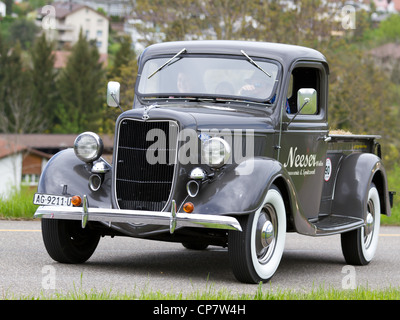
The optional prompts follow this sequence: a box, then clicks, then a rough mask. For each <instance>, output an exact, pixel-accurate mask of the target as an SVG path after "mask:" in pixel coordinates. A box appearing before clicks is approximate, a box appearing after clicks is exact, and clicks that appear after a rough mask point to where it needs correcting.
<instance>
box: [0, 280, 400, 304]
mask: <svg viewBox="0 0 400 320" xmlns="http://www.w3.org/2000/svg"><path fill="white" fill-rule="evenodd" d="M3 299H4V300H249V301H250V300H400V288H386V289H381V290H372V289H369V288H363V287H358V288H356V289H354V290H342V289H335V288H324V287H323V286H320V287H318V288H313V289H311V290H309V291H304V290H302V291H296V290H280V289H273V288H271V287H270V288H268V287H267V288H265V286H264V287H263V285H262V283H260V285H259V286H258V287H257V288H255V290H254V293H248V294H243V293H241V294H239V293H232V292H230V291H228V290H227V289H219V290H215V289H214V287H213V286H212V285H211V286H208V287H207V288H206V290H204V291H194V292H192V293H188V294H183V293H172V292H171V293H162V292H160V291H152V290H147V289H145V290H140V291H139V292H135V291H134V292H124V293H118V292H116V293H115V292H112V290H111V289H110V290H103V291H97V290H95V289H91V290H90V291H88V292H87V291H84V290H82V289H81V288H75V289H74V290H72V291H70V292H67V293H51V294H46V293H44V292H42V293H41V294H39V295H37V296H32V295H28V296H14V295H6V296H5V297H3Z"/></svg>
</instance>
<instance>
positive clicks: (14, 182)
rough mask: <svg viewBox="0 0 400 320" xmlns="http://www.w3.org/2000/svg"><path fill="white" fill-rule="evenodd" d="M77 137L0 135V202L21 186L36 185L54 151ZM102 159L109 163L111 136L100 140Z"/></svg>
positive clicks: (69, 135)
mask: <svg viewBox="0 0 400 320" xmlns="http://www.w3.org/2000/svg"><path fill="white" fill-rule="evenodd" d="M76 136H77V135H76V134H0V177H1V182H0V199H1V198H6V197H8V196H9V195H10V194H11V193H12V192H13V191H14V190H17V191H18V190H20V188H21V186H28V187H35V186H37V184H38V182H39V178H40V174H41V173H42V171H43V169H44V167H45V165H46V163H47V162H48V160H49V159H50V158H51V157H52V156H53V155H54V154H56V153H57V152H59V151H61V150H63V149H66V148H72V147H73V145H74V141H75V138H76ZM101 138H102V140H103V143H104V152H103V158H104V159H106V160H107V161H108V162H111V161H112V151H113V143H114V140H113V137H112V136H107V135H104V136H102V137H101Z"/></svg>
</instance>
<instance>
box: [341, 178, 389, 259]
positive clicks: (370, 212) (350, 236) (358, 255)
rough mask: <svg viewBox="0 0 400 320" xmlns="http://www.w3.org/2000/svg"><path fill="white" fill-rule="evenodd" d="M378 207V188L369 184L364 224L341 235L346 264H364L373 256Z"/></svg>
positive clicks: (377, 232)
mask: <svg viewBox="0 0 400 320" xmlns="http://www.w3.org/2000/svg"><path fill="white" fill-rule="evenodd" d="M380 209H381V206H380V200H379V193H378V190H377V189H376V187H375V185H374V184H371V187H370V189H369V192H368V198H367V203H366V210H367V212H366V217H365V220H366V221H365V222H366V223H365V226H364V227H362V228H359V229H357V230H353V231H350V232H346V233H342V235H341V243H342V252H343V255H344V258H345V260H346V262H347V263H348V264H352V265H366V264H368V263H370V262H371V260H372V258H373V257H374V255H375V252H376V248H377V246H378V237H379V229H380V221H381V211H380Z"/></svg>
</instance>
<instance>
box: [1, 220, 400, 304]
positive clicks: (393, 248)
mask: <svg viewBox="0 0 400 320" xmlns="http://www.w3.org/2000/svg"><path fill="white" fill-rule="evenodd" d="M399 266H400V227H382V228H381V237H380V239H379V245H378V250H377V254H376V256H375V258H374V260H373V261H372V262H371V263H370V264H369V265H368V266H364V267H351V266H346V264H345V261H344V259H343V256H342V253H341V248H340V237H339V236H329V237H322V238H311V237H306V236H301V235H298V234H288V236H287V240H286V246H285V252H284V255H283V258H282V261H281V264H280V267H279V269H278V271H277V273H276V274H275V276H274V277H273V278H272V280H271V281H270V282H269V283H266V284H263V290H277V289H280V290H286V289H290V290H311V289H312V288H318V287H319V286H324V287H325V288H327V287H334V288H338V289H340V288H344V289H349V288H351V286H352V285H359V286H364V287H369V288H373V289H377V288H385V287H389V286H391V287H400V271H399ZM74 288H76V289H82V290H85V291H90V290H91V289H95V290H97V291H102V290H103V289H105V290H107V291H110V290H111V291H112V292H115V293H118V292H119V293H124V292H128V293H131V292H136V293H137V294H140V293H141V292H143V291H145V292H146V291H149V290H152V291H154V292H155V291H160V292H163V293H164V292H165V293H167V292H169V293H171V292H176V293H179V292H181V293H183V294H187V293H190V292H196V291H199V292H203V291H207V290H215V291H218V290H219V289H220V288H224V289H225V290H227V291H228V292H231V293H250V294H254V293H255V292H256V290H257V285H248V284H242V283H239V282H237V281H236V279H235V278H234V276H233V274H232V272H231V270H230V268H229V261H228V254H227V250H226V249H223V248H219V247H209V249H207V250H205V251H191V250H187V249H184V248H183V246H181V245H180V244H175V243H165V242H155V241H146V240H138V239H132V238H125V237H120V238H113V239H112V238H110V237H107V238H102V239H101V240H100V243H99V246H98V248H97V250H96V251H95V253H94V255H93V256H92V257H91V259H90V260H89V261H88V262H86V263H85V264H82V265H65V264H59V263H56V262H54V261H53V260H52V259H51V258H50V257H49V256H48V254H47V252H46V250H45V248H44V245H43V241H42V235H41V231H40V222H39V221H4V220H3V221H0V299H2V298H6V297H8V298H11V297H13V296H14V297H18V296H19V295H24V296H27V295H34V296H38V295H39V294H42V295H44V296H46V295H47V294H53V293H55V292H59V293H65V292H68V291H70V290H73V289H74Z"/></svg>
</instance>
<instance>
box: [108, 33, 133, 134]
mask: <svg viewBox="0 0 400 320" xmlns="http://www.w3.org/2000/svg"><path fill="white" fill-rule="evenodd" d="M119 44H120V47H119V49H118V51H117V52H116V54H115V59H114V64H113V66H112V67H111V68H110V71H109V73H108V79H109V80H110V81H118V82H119V83H120V84H121V89H120V90H121V95H120V105H121V106H122V108H123V109H125V110H126V109H127V107H128V108H129V107H131V106H132V103H133V98H134V95H135V83H136V75H137V71H138V66H137V58H136V54H135V51H134V50H133V48H132V39H131V38H130V37H129V36H123V37H121V38H120V39H119ZM119 113H120V110H119V108H116V109H115V108H106V109H105V112H104V114H103V128H102V129H103V132H105V133H112V132H114V127H115V119H116V118H117V117H118V114H119Z"/></svg>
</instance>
